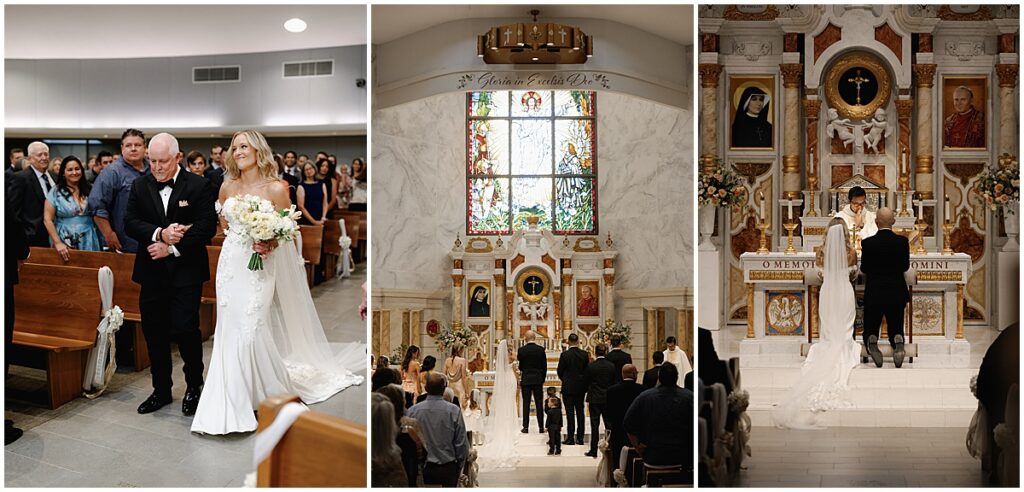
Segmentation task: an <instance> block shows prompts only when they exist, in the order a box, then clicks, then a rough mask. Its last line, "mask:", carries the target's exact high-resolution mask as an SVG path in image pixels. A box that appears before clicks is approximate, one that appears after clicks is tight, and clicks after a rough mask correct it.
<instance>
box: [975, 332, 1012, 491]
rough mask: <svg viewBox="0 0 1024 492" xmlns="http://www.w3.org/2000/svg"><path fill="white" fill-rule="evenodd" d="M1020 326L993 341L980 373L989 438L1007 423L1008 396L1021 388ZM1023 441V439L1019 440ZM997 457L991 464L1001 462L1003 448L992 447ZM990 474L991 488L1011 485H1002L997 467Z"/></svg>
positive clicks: (979, 385) (978, 395) (979, 384)
mask: <svg viewBox="0 0 1024 492" xmlns="http://www.w3.org/2000/svg"><path fill="white" fill-rule="evenodd" d="M1019 367H1020V323H1014V324H1012V325H1010V326H1009V327H1007V328H1006V329H1005V330H1003V331H1002V332H1000V333H999V336H997V337H996V339H995V340H993V341H992V345H989V347H988V350H986V351H985V357H984V358H983V359H982V360H981V367H980V368H979V369H978V379H977V391H976V394H977V397H978V401H980V402H981V404H982V405H984V406H985V411H986V412H987V413H988V429H987V430H986V434H987V435H989V436H991V435H992V432H993V429H995V427H996V426H997V425H999V424H1002V423H1004V422H1006V415H1005V414H1006V396H1007V393H1008V392H1009V391H1010V386H1013V385H1015V384H1020V371H1019V370H1018V369H1019ZM1018 439H1019V436H1018ZM992 450H993V455H992V456H991V460H989V461H990V462H991V463H998V462H999V455H998V454H999V452H1000V451H1001V450H1000V449H999V446H992ZM987 472H988V476H987V478H988V480H989V484H991V485H997V484H998V485H1003V486H1007V485H1010V484H1000V483H999V473H998V470H997V467H996V466H991V469H990V470H987Z"/></svg>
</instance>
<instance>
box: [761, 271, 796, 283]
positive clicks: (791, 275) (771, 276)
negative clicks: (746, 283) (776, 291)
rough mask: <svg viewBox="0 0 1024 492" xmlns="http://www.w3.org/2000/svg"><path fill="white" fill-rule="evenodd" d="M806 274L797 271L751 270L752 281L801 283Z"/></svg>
mask: <svg viewBox="0 0 1024 492" xmlns="http://www.w3.org/2000/svg"><path fill="white" fill-rule="evenodd" d="M803 279H804V272H801V271H796V270H751V271H750V280H752V281H754V280H774V281H800V280H803Z"/></svg>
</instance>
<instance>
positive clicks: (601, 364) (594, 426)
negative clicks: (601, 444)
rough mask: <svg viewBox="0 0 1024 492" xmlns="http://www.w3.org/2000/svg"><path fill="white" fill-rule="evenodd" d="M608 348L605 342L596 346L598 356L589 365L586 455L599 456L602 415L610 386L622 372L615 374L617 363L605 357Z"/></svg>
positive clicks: (586, 378)
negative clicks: (588, 430) (588, 447)
mask: <svg viewBox="0 0 1024 492" xmlns="http://www.w3.org/2000/svg"><path fill="white" fill-rule="evenodd" d="M607 350H608V349H606V348H605V346H604V344H601V343H599V344H597V346H596V347H594V354H595V355H596V356H597V358H596V359H595V360H594V362H591V363H590V365H589V366H587V372H586V373H585V378H584V380H585V381H586V384H587V404H588V406H589V408H590V451H587V453H586V455H587V456H590V457H592V458H597V439H598V434H599V431H600V427H601V417H602V414H604V413H605V412H604V410H605V406H606V405H607V403H608V388H611V387H612V386H614V385H615V384H616V383H618V382H619V381H618V380H619V379H620V378H621V377H622V374H621V373H620V374H618V375H616V374H615V364H613V363H612V362H611V361H610V360H608V358H606V357H605V354H606V353H607ZM604 428H605V429H607V428H608V415H604Z"/></svg>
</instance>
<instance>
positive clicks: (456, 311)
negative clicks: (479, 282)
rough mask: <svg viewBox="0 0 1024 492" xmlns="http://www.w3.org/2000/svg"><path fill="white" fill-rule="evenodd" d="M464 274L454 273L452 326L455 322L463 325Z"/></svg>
mask: <svg viewBox="0 0 1024 492" xmlns="http://www.w3.org/2000/svg"><path fill="white" fill-rule="evenodd" d="M463 278H465V276H464V275H462V274H458V273H453V274H452V326H454V325H455V322H458V323H459V326H462V279H463Z"/></svg>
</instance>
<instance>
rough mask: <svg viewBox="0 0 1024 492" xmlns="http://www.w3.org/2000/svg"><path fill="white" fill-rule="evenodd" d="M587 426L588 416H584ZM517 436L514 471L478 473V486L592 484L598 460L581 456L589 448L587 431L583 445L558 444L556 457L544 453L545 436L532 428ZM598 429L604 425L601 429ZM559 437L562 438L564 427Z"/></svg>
mask: <svg viewBox="0 0 1024 492" xmlns="http://www.w3.org/2000/svg"><path fill="white" fill-rule="evenodd" d="M533 423H534V424H535V422H533ZM585 424H586V426H587V428H588V429H589V428H590V418H589V417H588V418H587V419H586V423H585ZM531 430H532V431H533V432H531V433H529V434H520V435H519V444H518V445H517V446H516V450H517V451H518V452H519V464H518V466H517V467H516V468H515V469H514V470H495V471H489V472H480V475H479V481H480V486H481V487H595V486H597V479H596V477H597V465H598V463H600V460H599V459H595V458H591V457H589V456H584V455H583V453H586V452H587V451H588V450H589V449H590V433H589V432H588V433H587V435H586V436H585V438H584V443H585V444H584V445H582V446H579V445H574V446H567V445H565V444H563V445H562V454H561V455H560V456H548V445H547V442H548V435H547V434H541V433H539V432H537V431H536V426H533V427H531ZM601 430H602V432H603V431H604V427H602V428H601ZM562 434H563V435H562V437H563V438H564V437H565V436H564V434H565V432H564V428H563V433H562Z"/></svg>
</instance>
